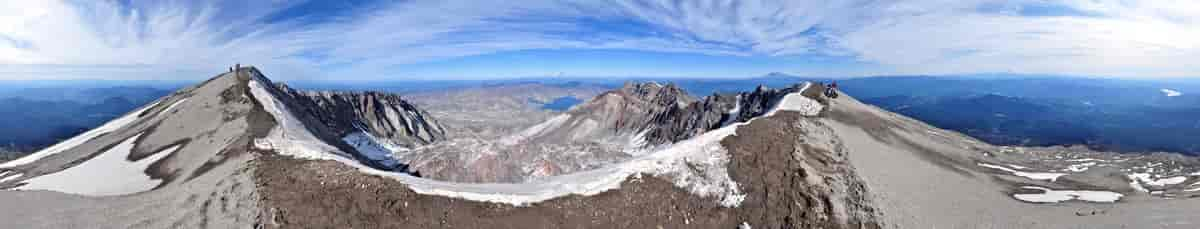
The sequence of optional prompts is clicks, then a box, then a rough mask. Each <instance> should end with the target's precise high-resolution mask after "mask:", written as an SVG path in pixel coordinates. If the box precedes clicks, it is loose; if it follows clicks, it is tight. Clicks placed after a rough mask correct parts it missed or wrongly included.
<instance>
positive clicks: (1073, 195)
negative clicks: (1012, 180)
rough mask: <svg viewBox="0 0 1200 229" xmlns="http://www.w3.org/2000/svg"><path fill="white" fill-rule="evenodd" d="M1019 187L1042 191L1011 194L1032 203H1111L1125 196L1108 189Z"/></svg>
mask: <svg viewBox="0 0 1200 229" xmlns="http://www.w3.org/2000/svg"><path fill="white" fill-rule="evenodd" d="M1021 188H1022V189H1030V190H1040V191H1042V193H1038V194H1013V198H1017V199H1018V200H1022V201H1026V202H1034V203H1059V202H1064V201H1070V200H1081V201H1087V202H1099V203H1112V202H1117V200H1120V199H1121V197H1124V196H1125V195H1124V194H1120V193H1116V192H1110V191H1071V190H1051V189H1048V188H1043V187H1037V186H1025V187H1021Z"/></svg>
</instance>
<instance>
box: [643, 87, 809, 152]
mask: <svg viewBox="0 0 1200 229" xmlns="http://www.w3.org/2000/svg"><path fill="white" fill-rule="evenodd" d="M800 86H801V85H799V84H797V85H793V86H792V87H788V88H783V89H768V88H766V87H763V86H759V87H758V88H757V89H755V90H754V91H751V92H741V93H737V94H713V95H711V96H706V97H704V98H703V99H701V100H698V101H694V102H691V103H688V104H687V105H685V106H674V107H668V108H667V109H665V111H664V112H661V113H657V114H654V116H653V117H654V118H653V119H651V121H650V123H648V124H646V126H645V127H646V128H647V129H648V130H649V132H647V134H646V141H647V142H649V143H651V144H663V143H672V142H678V141H682V140H684V139H688V138H691V137H694V136H696V135H700V134H702V133H704V132H708V131H709V130H713V129H717V128H721V127H723V126H726V125H729V124H731V123H737V122H745V121H749V120H750V119H751V118H754V117H758V116H762V115H763V114H765V113H766V112H767V111H769V110H770V109H771V108H772V107H774V106H775V104H778V103H779V101H780V100H783V97H784V96H786V95H787V94H788V93H792V92H795V91H798V90H800Z"/></svg>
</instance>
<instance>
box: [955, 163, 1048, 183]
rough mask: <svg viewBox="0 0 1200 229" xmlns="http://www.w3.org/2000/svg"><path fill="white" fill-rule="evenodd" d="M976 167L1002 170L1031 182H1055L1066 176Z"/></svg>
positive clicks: (996, 167)
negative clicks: (1031, 180)
mask: <svg viewBox="0 0 1200 229" xmlns="http://www.w3.org/2000/svg"><path fill="white" fill-rule="evenodd" d="M977 165H979V166H983V167H987V168H993V169H998V170H1003V171H1005V172H1008V173H1011V174H1012V175H1014V176H1019V177H1025V178H1029V179H1033V180H1049V181H1050V182H1054V181H1057V180H1058V178H1059V177H1062V176H1066V175H1067V174H1066V173H1034V172H1021V171H1017V170H1014V169H1010V168H1008V167H1004V166H999V165H993V164H987V163H977Z"/></svg>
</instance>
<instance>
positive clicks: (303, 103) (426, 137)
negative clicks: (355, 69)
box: [276, 84, 446, 147]
mask: <svg viewBox="0 0 1200 229" xmlns="http://www.w3.org/2000/svg"><path fill="white" fill-rule="evenodd" d="M276 87H277V88H279V90H280V91H282V92H284V94H286V96H288V97H291V98H292V99H294V100H295V101H296V102H298V103H300V106H299V107H301V108H302V109H303V111H304V112H305V113H308V114H309V115H312V116H313V117H315V118H317V119H318V120H319V121H320V123H322V124H324V125H325V126H326V127H328V128H329V129H330V130H333V131H336V133H334V134H336V135H338V136H346V135H348V134H351V133H354V132H358V131H362V132H365V133H367V134H370V135H371V136H374V137H375V138H376V139H382V140H386V141H388V142H387V143H389V144H393V145H397V146H403V147H415V146H420V145H425V144H429V143H432V142H436V141H440V140H445V139H446V130H445V128H443V127H442V125H441V124H440V123H438V121H437V120H436V119H434V118H433V117H432V116H430V115H429V113H428V112H426V111H424V110H421V109H419V108H417V107H416V106H415V105H413V104H412V103H409V102H408V101H405V100H404V99H403V98H401V97H400V96H399V95H396V94H389V93H383V92H374V91H367V92H336V91H301V90H295V89H292V88H291V87H288V86H287V85H285V84H277V85H276Z"/></svg>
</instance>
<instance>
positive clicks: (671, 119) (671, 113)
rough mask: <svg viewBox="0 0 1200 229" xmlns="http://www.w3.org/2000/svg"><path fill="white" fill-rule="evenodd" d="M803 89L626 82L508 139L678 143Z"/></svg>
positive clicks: (636, 144)
mask: <svg viewBox="0 0 1200 229" xmlns="http://www.w3.org/2000/svg"><path fill="white" fill-rule="evenodd" d="M800 89H801V84H796V85H793V86H791V87H788V88H782V89H768V88H765V87H762V86H760V87H758V88H757V89H755V90H754V91H751V92H742V93H737V94H714V95H712V96H706V97H704V98H702V99H699V100H697V99H695V98H692V97H690V96H689V95H688V94H687V92H684V91H683V90H682V89H680V88H678V87H676V86H675V85H673V84H667V85H661V84H658V83H654V82H649V83H626V84H625V86H623V87H622V88H620V89H617V90H613V91H609V92H605V93H603V94H601V95H599V96H597V97H596V98H594V99H592V100H590V101H588V102H586V103H584V104H581V105H579V106H576V107H575V108H573V109H571V110H570V111H568V112H567V113H566V114H565V116H562V117H558V118H555V119H551V120H550V121H547V122H546V123H543V124H542V125H538V126H534V127H532V128H530V129H528V130H526V132H525V133H522V134H521V135H519V136H517V137H516V139H510V141H514V142H538V143H560V144H561V143H570V142H580V141H584V142H600V143H606V144H611V145H616V146H618V147H630V146H632V147H635V148H641V147H650V146H657V145H662V144H669V143H675V142H678V141H681V140H684V139H688V138H691V137H694V136H697V135H700V134H703V133H705V132H708V131H710V130H713V129H717V128H721V127H723V126H726V125H729V124H731V123H737V122H745V121H748V120H750V119H751V118H754V117H758V116H761V115H763V114H765V113H766V112H767V111H768V110H770V109H771V108H773V107H774V106H775V105H776V104H778V103H779V101H780V100H782V99H783V96H785V95H787V94H789V93H792V92H795V91H798V90H800Z"/></svg>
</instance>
